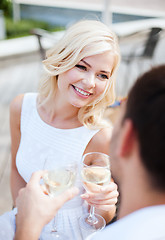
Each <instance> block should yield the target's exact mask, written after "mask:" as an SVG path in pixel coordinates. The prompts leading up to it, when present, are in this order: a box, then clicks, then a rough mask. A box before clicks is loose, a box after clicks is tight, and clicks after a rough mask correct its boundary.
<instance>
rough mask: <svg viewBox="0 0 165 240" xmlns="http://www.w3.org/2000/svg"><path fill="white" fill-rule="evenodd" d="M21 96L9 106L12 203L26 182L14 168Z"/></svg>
mask: <svg viewBox="0 0 165 240" xmlns="http://www.w3.org/2000/svg"><path fill="white" fill-rule="evenodd" d="M22 101H23V95H19V96H17V97H16V98H15V99H14V100H13V101H12V102H11V104H10V135H11V158H12V161H11V175H10V187H11V193H12V197H13V203H14V205H15V200H16V197H17V195H18V191H19V190H20V188H22V187H25V185H26V182H25V181H24V180H23V178H22V177H21V176H20V175H19V173H18V170H17V167H16V154H17V151H18V148H19V144H20V139H21V131H20V119H21V108H22Z"/></svg>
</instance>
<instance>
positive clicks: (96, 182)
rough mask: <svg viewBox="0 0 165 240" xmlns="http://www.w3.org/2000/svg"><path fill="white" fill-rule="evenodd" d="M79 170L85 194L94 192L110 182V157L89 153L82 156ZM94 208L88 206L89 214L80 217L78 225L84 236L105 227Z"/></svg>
mask: <svg viewBox="0 0 165 240" xmlns="http://www.w3.org/2000/svg"><path fill="white" fill-rule="evenodd" d="M82 160H83V163H82V168H81V177H82V181H83V185H84V188H85V190H86V191H87V192H95V189H96V188H97V187H98V186H104V185H106V184H108V183H109V182H110V179H111V172H110V157H109V156H108V155H106V154H104V153H100V152H91V153H87V154H85V155H84V156H83V159H82ZM94 211H95V208H94V206H90V213H88V214H85V215H84V216H82V217H80V219H79V224H80V228H81V229H82V231H83V230H84V231H85V232H86V235H89V234H90V233H93V232H96V231H98V230H102V229H103V228H104V227H105V225H106V222H105V219H104V218H103V217H102V216H100V215H98V214H95V212H94Z"/></svg>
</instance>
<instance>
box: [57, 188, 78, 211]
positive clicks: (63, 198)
mask: <svg viewBox="0 0 165 240" xmlns="http://www.w3.org/2000/svg"><path fill="white" fill-rule="evenodd" d="M78 193H79V189H78V188H77V187H73V188H70V189H68V190H67V191H65V192H63V193H62V194H61V195H60V196H58V197H57V198H59V201H58V205H59V207H61V206H62V205H63V204H64V203H65V202H67V201H69V200H71V199H72V198H74V197H75V196H76V195H77V194H78ZM57 198H56V200H55V202H56V204H57Z"/></svg>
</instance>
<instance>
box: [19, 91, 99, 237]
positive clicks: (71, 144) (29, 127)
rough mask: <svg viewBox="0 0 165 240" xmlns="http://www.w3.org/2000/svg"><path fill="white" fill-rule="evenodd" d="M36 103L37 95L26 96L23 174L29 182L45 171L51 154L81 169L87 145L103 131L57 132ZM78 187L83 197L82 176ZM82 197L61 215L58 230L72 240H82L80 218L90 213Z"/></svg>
mask: <svg viewBox="0 0 165 240" xmlns="http://www.w3.org/2000/svg"><path fill="white" fill-rule="evenodd" d="M36 99H37V93H27V94H25V96H24V99H23V104H22V112H21V140H20V146H19V149H18V152H17V156H16V165H17V169H18V172H19V174H20V175H21V176H22V178H23V179H24V180H25V181H26V182H28V181H29V179H30V177H31V175H32V173H33V172H35V171H37V170H41V169H43V166H44V161H45V158H46V156H48V155H49V154H51V155H52V154H53V155H54V156H55V159H56V161H59V162H60V161H61V160H62V159H63V157H65V161H68V162H70V161H77V163H78V164H79V165H80V163H81V158H82V155H83V153H84V151H85V148H86V146H87V144H88V143H89V141H90V140H91V138H92V137H93V136H94V135H95V134H96V133H97V132H98V131H99V130H90V129H87V128H86V127H84V126H82V127H78V128H74V129H57V128H54V127H52V126H50V125H48V124H46V123H45V122H44V121H43V120H42V119H41V118H40V116H39V114H38V112H37V108H36ZM66 156H67V158H66ZM76 185H77V186H78V187H79V189H80V194H82V193H83V191H84V190H83V186H82V183H81V181H80V176H79V175H78V177H77V181H76ZM80 194H79V195H78V196H77V197H75V198H74V199H72V200H70V201H69V202H67V203H66V204H65V205H64V206H63V207H62V209H60V210H59V211H58V221H57V229H58V230H59V231H61V232H63V233H65V235H67V236H68V240H69V239H70V240H79V239H81V231H80V229H79V225H78V218H79V217H80V216H82V214H83V213H86V212H87V206H86V204H84V201H83V200H82V199H81V197H80ZM52 224H53V221H52V222H50V223H49V224H48V225H46V226H45V228H44V229H43V232H45V231H46V232H47V231H51V229H52ZM41 235H42V234H41Z"/></svg>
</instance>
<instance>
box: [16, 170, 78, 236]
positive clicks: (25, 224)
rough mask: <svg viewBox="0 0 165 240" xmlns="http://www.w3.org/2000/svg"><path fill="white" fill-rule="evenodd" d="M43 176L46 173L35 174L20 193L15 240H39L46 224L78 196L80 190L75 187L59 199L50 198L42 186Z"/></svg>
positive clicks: (17, 203)
mask: <svg viewBox="0 0 165 240" xmlns="http://www.w3.org/2000/svg"><path fill="white" fill-rule="evenodd" d="M43 174H44V171H38V172H36V173H33V174H32V177H31V179H30V181H29V183H28V184H27V185H26V187H25V188H22V189H21V190H20V191H19V195H18V197H17V199H16V206H17V208H18V214H17V217H16V236H15V240H19V239H21V240H27V239H28V240H29V239H31V240H37V239H38V238H39V236H40V232H41V230H42V228H43V227H44V226H45V224H47V223H48V222H50V221H51V220H52V219H53V217H54V216H55V215H56V213H57V211H58V210H59V209H60V208H61V207H62V206H63V204H64V203H65V202H67V201H69V200H70V199H72V198H73V197H75V196H76V195H77V194H78V189H77V188H76V187H74V188H71V189H68V190H67V191H65V192H64V193H62V194H61V195H59V196H57V197H54V198H51V197H49V196H48V195H46V194H45V193H44V191H43V187H42V186H41V185H40V179H41V178H42V177H43Z"/></svg>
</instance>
